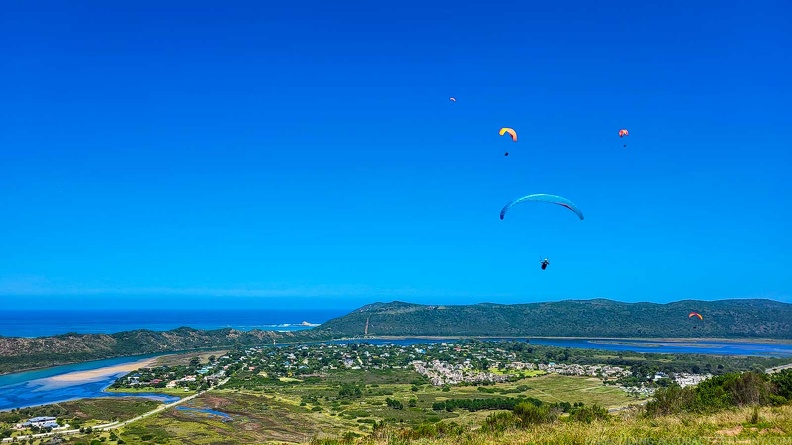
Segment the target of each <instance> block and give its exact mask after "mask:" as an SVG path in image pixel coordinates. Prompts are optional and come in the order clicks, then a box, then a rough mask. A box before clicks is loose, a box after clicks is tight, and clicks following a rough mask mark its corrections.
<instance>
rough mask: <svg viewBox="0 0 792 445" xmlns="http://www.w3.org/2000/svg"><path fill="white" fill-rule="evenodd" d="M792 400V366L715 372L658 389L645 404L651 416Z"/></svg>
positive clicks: (771, 403)
mask: <svg viewBox="0 0 792 445" xmlns="http://www.w3.org/2000/svg"><path fill="white" fill-rule="evenodd" d="M790 402H792V370H784V371H781V372H778V373H775V374H769V375H768V374H762V373H757V372H744V373H741V374H740V373H729V374H724V375H721V376H716V377H713V378H711V379H708V380H705V381H703V382H701V383H699V384H698V385H697V386H688V387H685V388H681V387H679V386H678V385H671V386H668V387H666V388H660V389H658V390H657V391H656V392H655V395H654V400H652V401H650V402H649V403H647V404H646V413H647V414H648V415H649V416H659V415H666V414H677V413H680V412H691V413H706V412H716V411H719V410H722V409H726V408H731V407H736V406H745V405H757V406H760V405H784V404H786V403H790Z"/></svg>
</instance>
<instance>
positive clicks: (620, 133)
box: [619, 128, 630, 147]
mask: <svg viewBox="0 0 792 445" xmlns="http://www.w3.org/2000/svg"><path fill="white" fill-rule="evenodd" d="M629 134H630V132H629V131H627V129H626V128H622V129H621V130H619V137H620V138H623V137H625V136H627V135H629ZM624 147H627V144H624Z"/></svg>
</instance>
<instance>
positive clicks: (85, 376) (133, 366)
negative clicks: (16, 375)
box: [48, 358, 156, 382]
mask: <svg viewBox="0 0 792 445" xmlns="http://www.w3.org/2000/svg"><path fill="white" fill-rule="evenodd" d="M155 361H156V358H147V359H144V360H138V361H136V362H131V363H122V364H120V365H113V366H106V367H104V368H98V369H91V370H88V371H76V372H70V373H67V374H61V375H56V376H52V377H49V378H48V380H49V381H51V382H87V381H91V380H96V379H100V378H102V377H106V376H110V375H115V374H121V373H127V372H132V371H135V370H137V369H140V368H145V367H147V366H150V365H151V364H153V363H154V362H155Z"/></svg>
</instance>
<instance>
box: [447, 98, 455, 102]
mask: <svg viewBox="0 0 792 445" xmlns="http://www.w3.org/2000/svg"><path fill="white" fill-rule="evenodd" d="M448 100H450V101H451V102H456V98H455V97H449V98H448Z"/></svg>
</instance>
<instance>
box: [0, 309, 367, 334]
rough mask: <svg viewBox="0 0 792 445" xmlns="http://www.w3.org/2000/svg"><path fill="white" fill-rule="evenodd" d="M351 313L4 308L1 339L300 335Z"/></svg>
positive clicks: (304, 310) (1, 320)
mask: <svg viewBox="0 0 792 445" xmlns="http://www.w3.org/2000/svg"><path fill="white" fill-rule="evenodd" d="M351 310H352V309H339V310H315V309H299V310H261V309H258V310H240V309H236V310H194V309H185V310H175V309H169V310H152V309H149V310H64V311H53V310H38V309H35V310H26V311H20V310H13V311H6V310H2V311H0V336H3V337H45V336H50V335H59V334H65V333H68V332H77V333H79V334H112V333H115V332H122V331H134V330H137V329H149V330H152V331H168V330H171V329H176V328H179V327H182V326H188V327H191V328H195V329H221V328H234V329H239V330H243V331H249V330H253V329H261V330H267V331H294V330H300V329H306V328H309V327H310V326H302V325H301V323H302V322H308V323H311V324H321V323H324V322H325V321H328V320H330V319H333V318H336V317H340V316H342V315H346V314H347V313H349V312H350V311H351Z"/></svg>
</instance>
